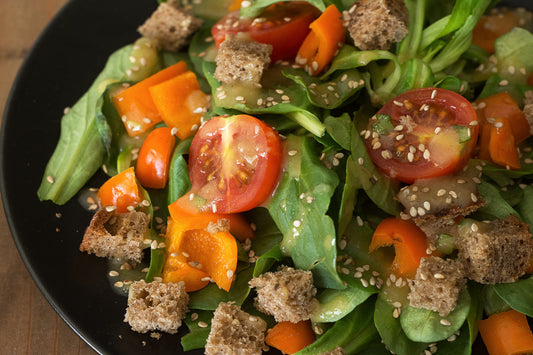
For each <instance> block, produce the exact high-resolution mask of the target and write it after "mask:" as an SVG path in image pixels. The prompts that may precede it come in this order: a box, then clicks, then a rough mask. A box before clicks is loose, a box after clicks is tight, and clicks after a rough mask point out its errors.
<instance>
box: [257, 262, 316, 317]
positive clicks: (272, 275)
mask: <svg viewBox="0 0 533 355" xmlns="http://www.w3.org/2000/svg"><path fill="white" fill-rule="evenodd" d="M248 284H249V285H250V287H255V288H256V291H257V297H256V298H255V308H257V309H258V310H259V311H261V312H263V313H265V314H270V315H272V316H274V318H275V319H276V322H284V321H289V322H293V323H298V322H300V321H302V320H307V319H309V318H310V315H311V312H312V310H313V308H314V306H315V304H316V303H315V302H316V300H315V299H314V298H313V297H314V296H315V295H316V288H315V287H314V286H313V274H312V273H311V271H304V270H296V269H293V268H291V267H287V266H284V267H282V268H281V269H280V270H279V271H276V272H267V273H264V274H262V275H260V276H259V277H255V278H253V279H252V280H250V282H249V283H248Z"/></svg>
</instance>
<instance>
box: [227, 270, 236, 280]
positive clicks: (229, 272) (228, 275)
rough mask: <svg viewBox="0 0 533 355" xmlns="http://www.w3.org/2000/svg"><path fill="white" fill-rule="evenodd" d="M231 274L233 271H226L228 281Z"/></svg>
mask: <svg viewBox="0 0 533 355" xmlns="http://www.w3.org/2000/svg"><path fill="white" fill-rule="evenodd" d="M233 274H234V273H233V270H228V271H226V276H227V277H228V279H231V278H232V277H233Z"/></svg>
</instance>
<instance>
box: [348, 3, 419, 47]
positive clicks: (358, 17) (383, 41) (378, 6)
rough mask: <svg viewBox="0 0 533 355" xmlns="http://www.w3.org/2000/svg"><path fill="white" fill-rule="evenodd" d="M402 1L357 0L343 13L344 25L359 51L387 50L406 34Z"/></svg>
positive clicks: (407, 15)
mask: <svg viewBox="0 0 533 355" xmlns="http://www.w3.org/2000/svg"><path fill="white" fill-rule="evenodd" d="M408 21H409V13H408V11H407V7H406V6H405V4H404V2H403V0H360V1H356V2H355V3H354V4H353V5H352V6H351V8H350V9H349V10H348V11H344V12H343V24H344V26H345V27H346V29H347V30H348V32H349V33H350V37H352V39H353V41H354V44H355V46H356V47H357V48H359V49H361V50H374V49H389V48H390V47H391V45H392V44H393V43H395V42H400V41H401V40H402V39H403V38H404V37H405V35H406V34H407V31H408V30H407V25H408Z"/></svg>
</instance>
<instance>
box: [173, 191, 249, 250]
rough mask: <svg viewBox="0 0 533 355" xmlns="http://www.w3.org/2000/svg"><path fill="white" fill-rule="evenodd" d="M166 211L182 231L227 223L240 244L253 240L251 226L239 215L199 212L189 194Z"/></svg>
mask: <svg viewBox="0 0 533 355" xmlns="http://www.w3.org/2000/svg"><path fill="white" fill-rule="evenodd" d="M168 211H169V213H170V216H171V218H172V219H173V220H174V221H177V222H179V224H180V226H181V228H182V229H183V230H189V229H205V228H207V227H208V225H209V224H210V223H218V221H220V220H223V219H225V220H227V221H229V231H230V233H231V234H232V235H233V236H234V237H235V238H237V240H238V241H240V242H245V241H246V240H247V239H254V237H255V235H254V230H253V227H252V225H251V224H250V223H249V222H248V221H247V220H246V218H244V217H243V216H242V215H241V214H238V213H231V214H223V213H211V212H201V211H200V210H198V209H196V208H195V207H194V205H193V201H191V199H190V194H185V195H184V196H183V197H181V198H179V199H178V200H176V201H175V202H173V203H172V204H170V205H169V206H168Z"/></svg>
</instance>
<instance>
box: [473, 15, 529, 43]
mask: <svg viewBox="0 0 533 355" xmlns="http://www.w3.org/2000/svg"><path fill="white" fill-rule="evenodd" d="M518 25H519V23H518V18H517V17H516V15H515V14H514V13H513V12H511V11H509V12H506V13H500V14H492V15H483V16H481V18H480V19H479V21H478V23H477V24H476V26H475V27H474V30H473V31H472V43H473V44H475V45H477V46H480V47H481V48H483V49H484V50H486V51H487V52H489V53H494V41H496V39H497V38H498V37H500V36H501V35H503V34H505V33H507V32H509V31H511V30H512V29H513V28H514V27H518Z"/></svg>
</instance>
